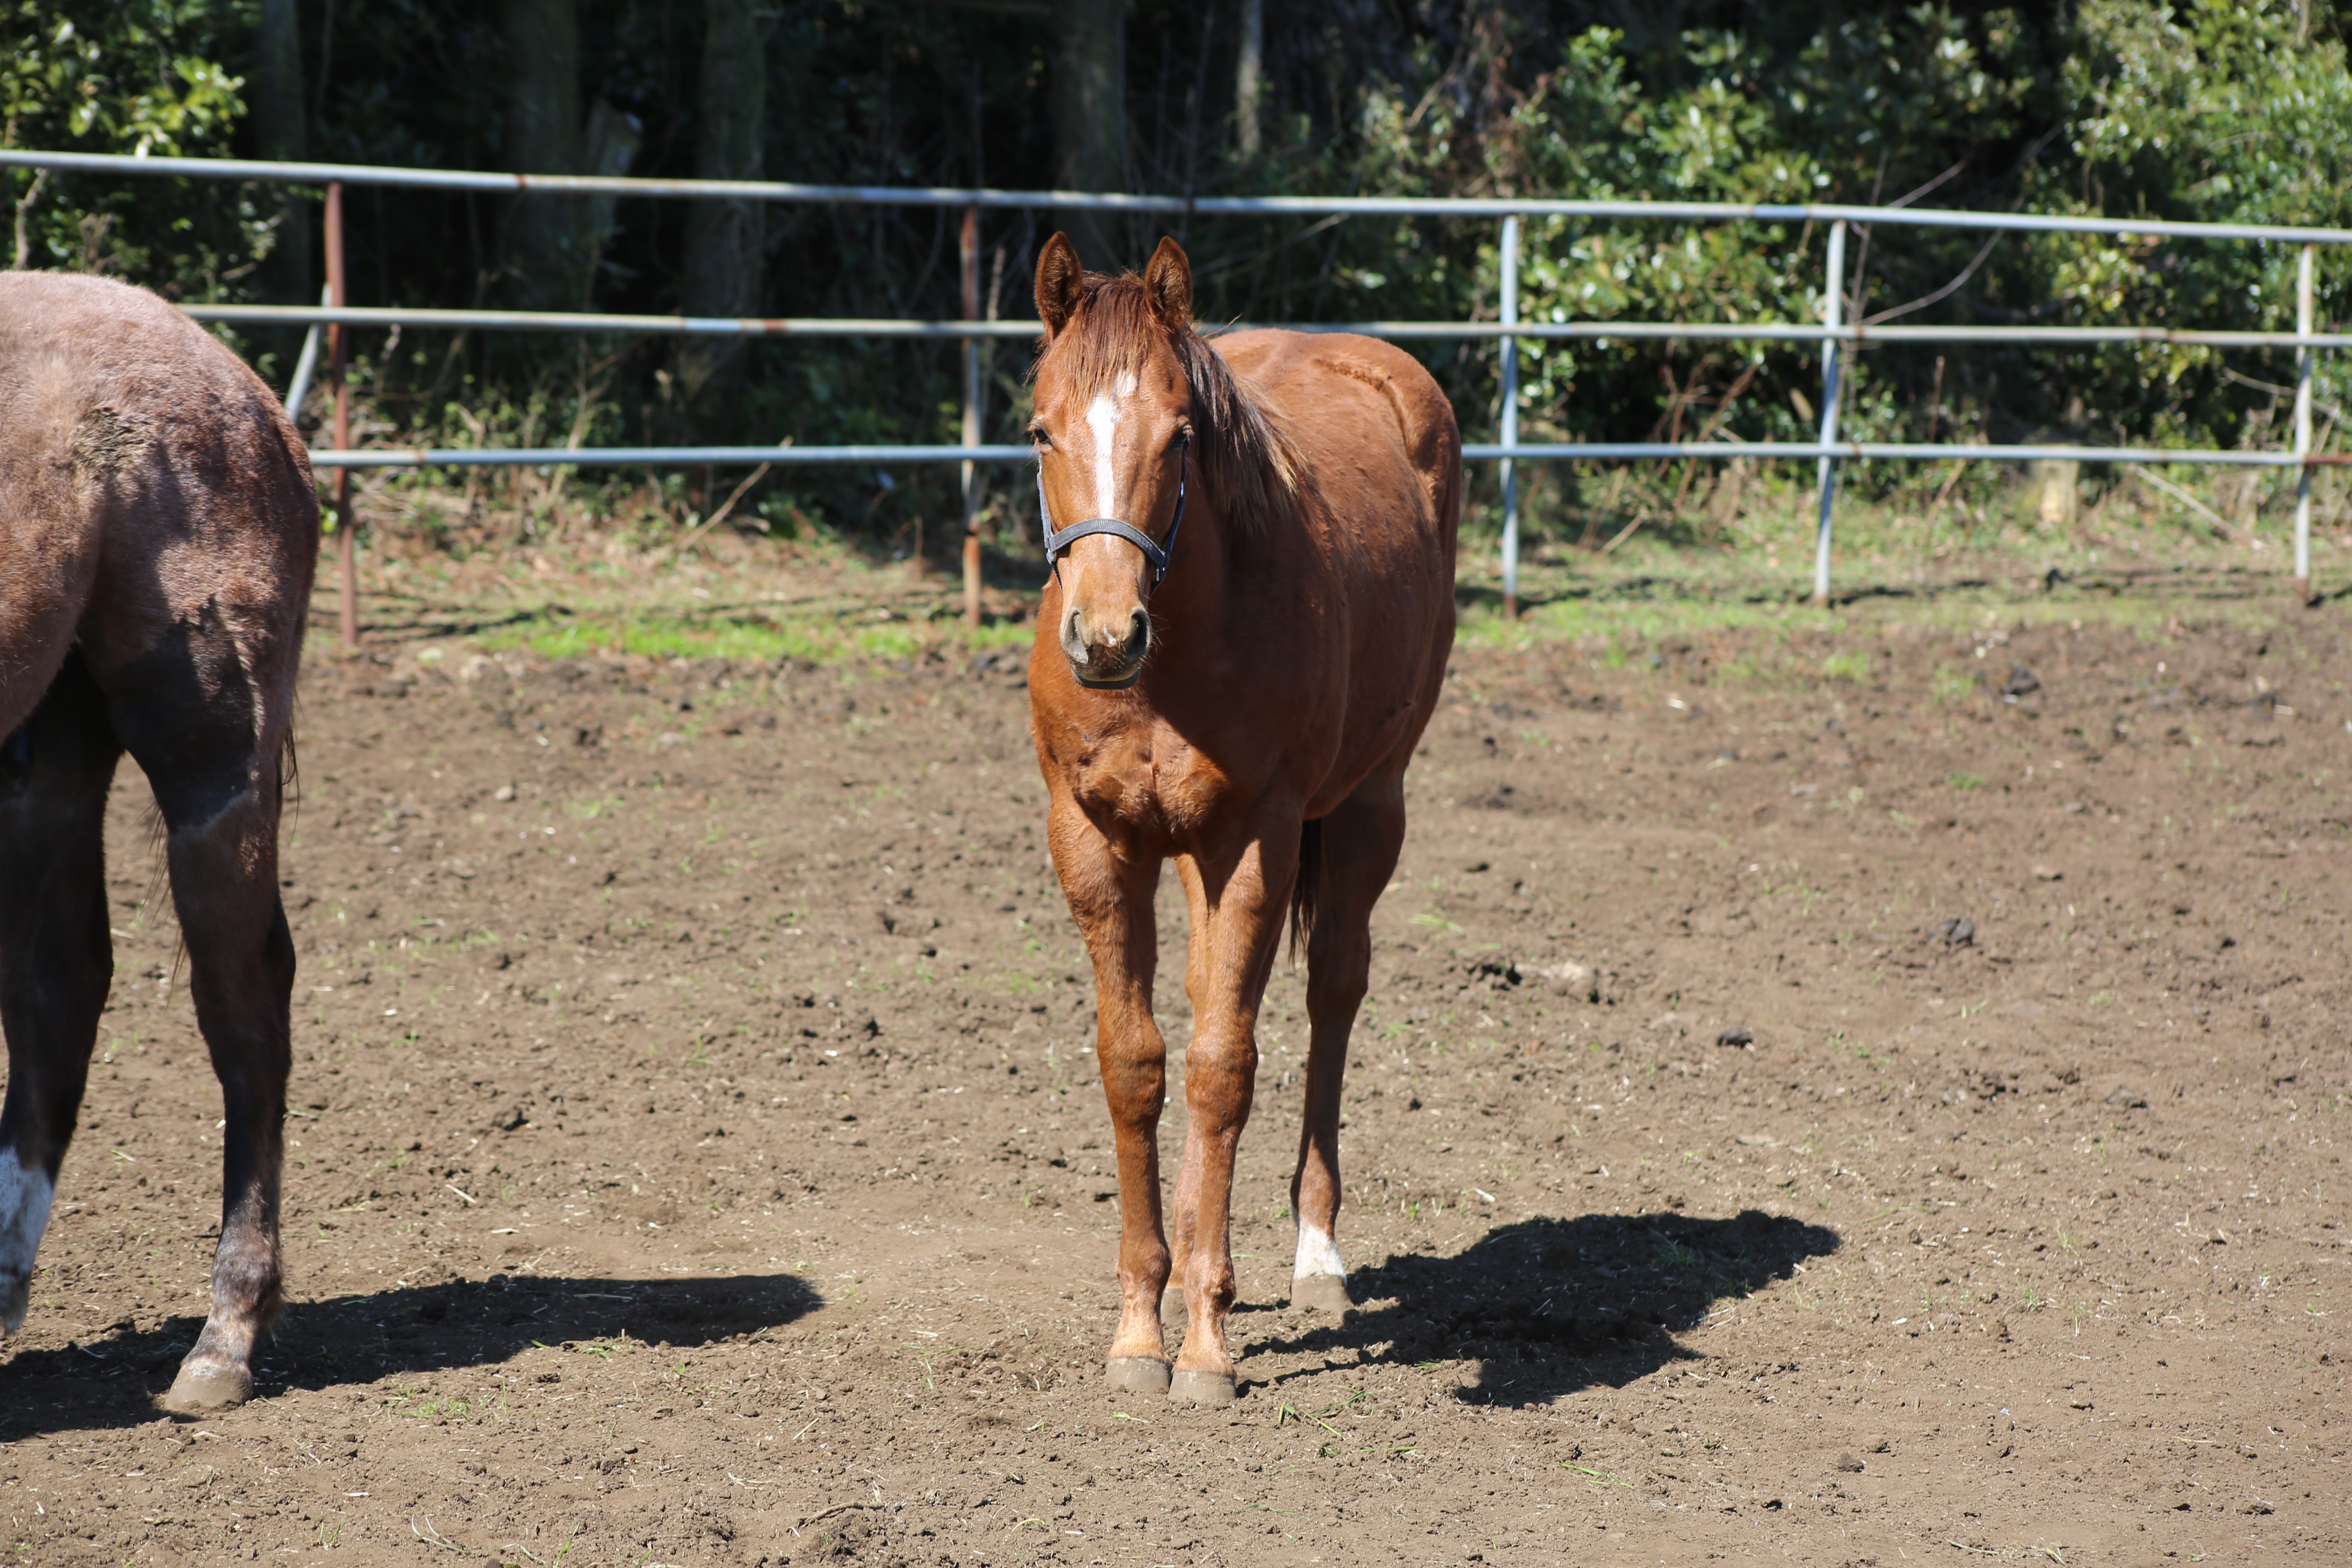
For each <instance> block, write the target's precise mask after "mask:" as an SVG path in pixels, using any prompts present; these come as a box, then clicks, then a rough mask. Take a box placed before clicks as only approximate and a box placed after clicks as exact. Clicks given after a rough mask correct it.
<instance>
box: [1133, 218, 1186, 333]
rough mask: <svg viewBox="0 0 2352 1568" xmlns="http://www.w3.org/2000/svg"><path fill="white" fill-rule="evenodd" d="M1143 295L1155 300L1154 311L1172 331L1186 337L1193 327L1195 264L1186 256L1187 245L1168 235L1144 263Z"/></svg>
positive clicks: (1153, 303) (1152, 306) (1163, 237)
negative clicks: (1178, 242)
mask: <svg viewBox="0 0 2352 1568" xmlns="http://www.w3.org/2000/svg"><path fill="white" fill-rule="evenodd" d="M1143 297H1144V298H1145V299H1147V300H1150V301H1151V313H1152V314H1153V315H1155V316H1157V317H1159V318H1160V325H1161V326H1163V327H1165V328H1167V329H1168V330H1169V331H1171V332H1172V333H1174V334H1175V335H1176V336H1178V337H1182V336H1183V335H1184V334H1185V333H1186V332H1189V331H1192V262H1191V261H1190V260H1188V259H1186V258H1185V255H1184V247H1182V246H1181V245H1179V244H1177V243H1176V242H1175V240H1173V239H1171V238H1170V237H1167V236H1165V235H1162V236H1161V237H1160V248H1159V249H1157V250H1155V251H1153V252H1152V253H1151V259H1150V261H1149V262H1147V263H1146V264H1145V265H1144V268H1143Z"/></svg>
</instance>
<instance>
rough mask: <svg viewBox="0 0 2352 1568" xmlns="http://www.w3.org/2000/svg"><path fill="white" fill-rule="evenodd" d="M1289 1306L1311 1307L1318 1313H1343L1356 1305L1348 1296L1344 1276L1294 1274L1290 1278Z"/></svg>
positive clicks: (1346, 1282) (1346, 1280)
mask: <svg viewBox="0 0 2352 1568" xmlns="http://www.w3.org/2000/svg"><path fill="white" fill-rule="evenodd" d="M1290 1304H1291V1305H1292V1306H1294V1307H1312V1308H1314V1309H1315V1310H1317V1311H1318V1312H1344V1311H1346V1310H1348V1309H1349V1308H1350V1307H1352V1306H1354V1305H1355V1304H1356V1303H1355V1301H1354V1300H1353V1299H1352V1298H1351V1297H1349V1294H1348V1277H1347V1276H1346V1275H1344V1274H1294V1275H1292V1276H1291V1277H1290Z"/></svg>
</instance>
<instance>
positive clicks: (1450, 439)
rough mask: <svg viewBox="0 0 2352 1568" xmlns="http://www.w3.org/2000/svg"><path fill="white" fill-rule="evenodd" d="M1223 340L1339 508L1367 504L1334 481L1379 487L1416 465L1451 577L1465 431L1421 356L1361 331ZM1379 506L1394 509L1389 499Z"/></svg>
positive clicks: (1426, 526) (1276, 332)
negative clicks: (1391, 468) (1398, 464)
mask: <svg viewBox="0 0 2352 1568" xmlns="http://www.w3.org/2000/svg"><path fill="white" fill-rule="evenodd" d="M1216 344H1217V348H1218V351H1219V352H1220V353H1223V355H1224V356H1225V360H1226V363H1230V364H1231V365H1232V366H1233V367H1234V370H1235V371H1236V372H1237V373H1238V374H1241V375H1243V376H1245V377H1247V378H1248V380H1249V381H1250V383H1251V384H1253V385H1254V386H1255V388H1256V389H1257V391H1258V392H1259V394H1260V395H1262V397H1263V398H1264V400H1265V404H1266V405H1267V407H1268V410H1269V412H1271V413H1273V414H1274V415H1275V416H1276V417H1277V418H1279V419H1280V420H1281V422H1282V424H1283V426H1284V429H1285V430H1286V432H1287V433H1288V435H1289V436H1290V437H1291V439H1292V441H1293V442H1294V443H1295V444H1297V446H1298V447H1300V448H1301V449H1302V451H1303V453H1304V454H1305V456H1306V457H1307V461H1308V464H1309V466H1310V467H1311V468H1314V469H1315V470H1316V475H1317V482H1318V486H1321V487H1326V488H1327V494H1331V500H1332V501H1333V504H1334V506H1335V509H1336V510H1340V511H1343V512H1346V511H1361V510H1362V509H1360V508H1356V507H1351V506H1350V505H1349V499H1350V498H1349V497H1347V496H1346V495H1344V494H1332V493H1331V490H1332V489H1334V488H1336V489H1339V490H1340V491H1344V490H1346V489H1349V487H1350V480H1351V479H1360V480H1362V481H1365V482H1369V483H1370V484H1373V485H1379V484H1381V483H1382V482H1383V481H1384V480H1387V479H1391V478H1392V477H1393V476H1392V473H1390V472H1384V471H1383V470H1385V469H1387V468H1388V465H1389V463H1390V462H1394V461H1402V463H1403V464H1404V465H1405V466H1406V467H1407V468H1410V469H1411V470H1412V474H1413V475H1414V477H1415V479H1416V480H1417V481H1418V484H1419V488H1420V489H1421V491H1422V495H1423V502H1424V504H1423V506H1421V507H1419V508H1416V509H1415V511H1416V513H1417V515H1415V516H1413V517H1412V522H1413V523H1414V524H1415V525H1416V531H1418V532H1421V533H1422V534H1423V536H1424V537H1425V538H1426V539H1428V540H1429V541H1431V542H1436V541H1437V540H1439V539H1442V541H1443V543H1444V551H1445V555H1446V566H1447V571H1448V574H1449V577H1450V574H1451V570H1452V565H1453V550H1454V531H1455V530H1456V528H1457V527H1458V526H1459V524H1460V521H1461V514H1462V434H1461V430H1460V427H1459V426H1457V425H1456V424H1455V422H1454V405H1453V404H1452V403H1451V402H1450V401H1448V400H1447V398H1446V395H1445V393H1444V390H1443V389H1442V388H1440V387H1439V386H1438V384H1437V382H1436V379H1435V378H1434V377H1433V376H1432V375H1431V374H1429V372H1428V371H1427V370H1426V369H1424V368H1423V365H1422V363H1421V362H1420V361H1419V360H1416V359H1414V358H1413V357H1412V355H1411V354H1409V353H1405V352H1404V351H1403V350H1402V349H1401V348H1398V347H1397V346H1396V345H1395V344H1394V343H1391V342H1384V341H1382V340H1381V339H1379V338H1367V337H1361V336H1359V335H1358V334H1356V333H1354V332H1294V331H1285V330H1283V329H1280V328H1263V329H1259V330H1257V331H1246V332H1234V333H1232V334H1230V335H1228V336H1225V337H1221V338H1219V339H1217V340H1216ZM1384 459H1386V461H1384ZM1361 499H1362V500H1373V499H1374V498H1372V497H1370V496H1366V497H1363V498H1361ZM1373 510H1374V511H1377V512H1378V513H1379V514H1381V515H1391V512H1390V510H1389V509H1388V508H1385V507H1378V508H1374V509H1373ZM1366 520H1367V521H1370V517H1369V515H1368V516H1367V519H1366Z"/></svg>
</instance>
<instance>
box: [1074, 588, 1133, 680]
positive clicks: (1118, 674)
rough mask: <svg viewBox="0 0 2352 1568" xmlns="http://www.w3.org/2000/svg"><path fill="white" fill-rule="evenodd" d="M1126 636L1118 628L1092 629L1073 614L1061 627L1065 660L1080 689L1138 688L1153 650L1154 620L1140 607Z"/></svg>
mask: <svg viewBox="0 0 2352 1568" xmlns="http://www.w3.org/2000/svg"><path fill="white" fill-rule="evenodd" d="M1124 629H1125V633H1126V635H1125V636H1124V637H1121V636H1120V635H1119V633H1118V629H1116V628H1115V627H1107V626H1087V624H1086V617H1085V616H1084V615H1083V614H1082V613H1081V612H1079V611H1077V610H1072V611H1071V612H1070V614H1069V616H1068V618H1067V619H1066V620H1065V621H1063V623H1062V656H1063V657H1064V658H1067V659H1068V660H1069V661H1070V673H1071V674H1072V675H1073V676H1076V678H1077V682H1078V684H1079V685H1081V686H1091V687H1096V688H1098V689H1100V688H1108V689H1114V690H1115V689H1119V688H1122V687H1129V686H1132V685H1134V684H1135V682H1136V679H1137V678H1138V677H1139V676H1140V675H1142V673H1143V656H1144V654H1145V653H1147V652H1148V651H1150V647H1151V617H1150V616H1149V615H1148V614H1146V613H1145V612H1144V610H1143V608H1142V606H1140V605H1138V606H1137V607H1136V608H1135V609H1134V610H1132V611H1131V612H1129V616H1128V620H1127V626H1126V627H1125V628H1124Z"/></svg>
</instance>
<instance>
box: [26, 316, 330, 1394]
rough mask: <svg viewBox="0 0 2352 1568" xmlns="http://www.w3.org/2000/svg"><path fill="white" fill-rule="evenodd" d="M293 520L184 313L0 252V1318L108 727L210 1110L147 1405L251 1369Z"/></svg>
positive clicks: (292, 479) (280, 455) (263, 1298)
mask: <svg viewBox="0 0 2352 1568" xmlns="http://www.w3.org/2000/svg"><path fill="white" fill-rule="evenodd" d="M318 523H319V509H318V500H317V496H316V493H315V492H314V491H313V489H312V488H311V482H310V460H309V458H308V457H307V456H306V455H305V453H304V451H303V447H302V442H301V439H300V437H297V436H296V435H295V433H294V427H293V426H291V425H289V424H288V423H287V419H286V414H285V410H284V409H283V408H281V407H280V406H279V405H278V399H277V397H276V396H275V395H272V394H271V392H270V390H269V388H268V387H267V386H265V385H264V384H262V382H261V380H260V378H259V377H257V376H256V375H255V374H253V373H252V372H251V371H250V370H248V369H247V368H246V366H245V365H244V363H242V362H240V361H239V360H238V359H237V357H236V355H235V354H233V353H230V352H229V351H228V350H227V349H226V348H225V347H223V346H222V345H221V344H220V343H219V342H216V341H215V340H214V339H213V338H212V337H211V336H210V335H208V334H207V333H206V332H205V331H204V330H203V329H202V328H200V327H198V326H197V325H196V324H195V323H194V322H193V321H189V320H188V318H187V317H185V316H184V315H182V314H181V313H180V312H179V311H177V310H173V308H172V307H171V306H169V305H167V304H165V303H164V302H163V300H159V299H157V298H156V297H155V296H154V295H152V294H150V293H147V292H146V291H145V290H143V289H132V288H128V287H126V286H124V285H122V284H120V283H111V282H107V281H105V280H103V279H97V278H88V277H63V276H57V275H52V274H47V273H37V272H5V273H0V737H5V739H0V1026H5V1030H6V1033H7V1039H8V1097H7V1101H6V1104H5V1108H0V1331H7V1332H14V1331H16V1328H17V1327H18V1326H19V1325H21V1324H22V1323H23V1322H24V1321H25V1312H26V1301H27V1289H28V1286H29V1284H30V1282H31V1279H32V1273H33V1257H34V1253H35V1251H36V1250H37V1248H38V1247H39V1246H40V1240H41V1232H42V1230H43V1228H44V1227H45V1226H46V1225H47V1220H48V1214H49V1202H50V1198H51V1196H52V1195H53V1194H55V1192H56V1190H57V1181H58V1165H59V1163H61V1162H62V1161H63V1160H64V1158H65V1152H66V1144H67V1142H68V1140H70V1139H71V1138H72V1136H73V1130H74V1121H75V1119H76V1117H77V1116H78V1115H79V1111H80V1108H81V1097H82V1088H83V1083H84V1080H85V1079H87V1077H88V1075H89V1053H90V1047H91V1046H92V1044H93V1043H94V1042H95V1040H96V1038H97V1034H98V1022H99V1015H100V1013H101V1012H102V1011H104V1009H105V1006H106V995H107V991H108V988H109V986H110V984H111V982H112V977H113V972H114V959H113V950H112V947H111V945H110V942H109V940H108V936H109V933H108V930H107V910H106V878H105V866H104V854H105V850H104V826H105V819H106V797H107V789H108V785H109V784H110V781H111V780H112V778H113V776H114V767H115V763H116V761H117V759H118V758H119V757H120V756H121V753H122V752H125V751H128V752H130V753H131V757H132V758H133V759H134V760H135V761H136V762H137V763H138V764H139V766H140V767H141V768H142V770H143V771H144V772H145V773H146V775H147V781H148V783H149V784H150V785H151V786H152V789H153V791H154V795H155V804H156V805H157V807H158V808H159V810H160V812H161V816H162V824H163V837H164V847H165V855H166V858H167V860H168V863H169V866H170V870H171V878H172V894H173V903H174V904H175V906H176V908H177V910H178V913H179V919H180V931H181V934H182V940H183V941H184V942H185V943H186V950H187V958H188V964H189V974H190V981H191V989H192V990H193V991H194V998H195V1006H196V1023H197V1026H198V1027H199V1028H200V1029H201V1030H202V1031H203V1033H204V1037H205V1046H206V1047H209V1049H210V1050H211V1053H212V1059H213V1068H214V1071H215V1072H216V1073H217V1074H218V1075H219V1077H220V1081H221V1088H222V1091H223V1097H224V1100H225V1107H224V1109H225V1113H226V1122H225V1123H224V1130H223V1134H222V1139H221V1161H222V1166H223V1172H224V1176H225V1183H226V1187H225V1193H224V1196H223V1201H222V1208H221V1228H220V1245H219V1247H217V1249H216V1250H215V1254H214V1261H213V1277H212V1311H211V1314H210V1316H209V1317H207V1319H206V1320H205V1327H204V1332H203V1333H202V1334H201V1335H200V1336H198V1338H197V1340H196V1342H195V1345H194V1348H193V1349H191V1350H190V1351H189V1352H188V1354H187V1358H186V1360H184V1362H182V1363H181V1365H180V1372H179V1375H178V1377H177V1378H175V1379H174V1380H173V1384H172V1388H171V1391H170V1393H169V1394H166V1395H165V1396H164V1403H165V1405H166V1406H167V1407H168V1408H171V1409H175V1410H184V1411H194V1410H209V1409H217V1408H220V1407H221V1406H224V1405H235V1404H238V1403H240V1402H242V1401H243V1400H244V1399H246V1398H247V1396H248V1395H250V1394H251V1393H252V1390H253V1376H252V1372H251V1370H250V1367H251V1361H252V1355H253V1344H254V1340H255V1337H256V1336H257V1334H259V1333H260V1332H261V1331H263V1330H264V1329H266V1328H267V1327H268V1324H269V1321H270V1320H271V1318H272V1317H273V1316H274V1315H275V1314H276V1312H277V1310H278V1292H279V1270H278V1170H279V1164H280V1156H281V1151H282V1148H283V1133H282V1122H283V1119H284V1116H285V1109H286V1075H287V1069H288V1065H289V1030H288V1011H289V1003H290V1001H291V998H292V992H293V988H294V943H293V940H292V938H291V937H290V936H289V933H288V931H287V927H286V915H285V912H284V910H282V908H281V907H280V906H279V903H278V797H279V792H280V790H281V788H282V787H283V786H284V784H285V782H286V780H285V775H284V773H283V771H282V759H283V758H284V757H285V755H286V752H287V745H288V736H289V724H290V722H291V720H292V716H293V708H294V671H295V665H296V661H297V660H298V659H299V657H300V655H301V649H302V626H303V617H304V611H305V608H306V606H307V605H308V604H309V601H310V574H311V570H312V567H313V565H314V564H315V563H316V560H317V556H318V549H319V526H318Z"/></svg>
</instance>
